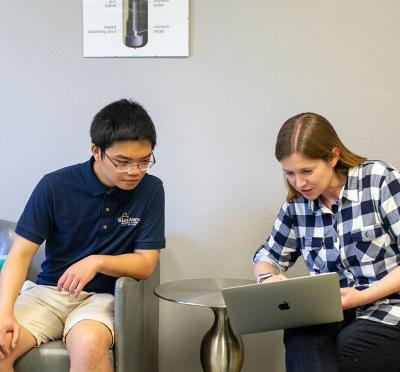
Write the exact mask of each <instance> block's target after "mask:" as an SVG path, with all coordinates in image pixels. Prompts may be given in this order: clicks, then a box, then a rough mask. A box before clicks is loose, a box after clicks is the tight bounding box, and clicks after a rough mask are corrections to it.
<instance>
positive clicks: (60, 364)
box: [15, 341, 114, 372]
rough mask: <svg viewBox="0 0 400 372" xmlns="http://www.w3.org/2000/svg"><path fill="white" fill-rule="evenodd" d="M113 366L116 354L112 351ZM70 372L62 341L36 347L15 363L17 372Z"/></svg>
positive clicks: (66, 353)
mask: <svg viewBox="0 0 400 372" xmlns="http://www.w3.org/2000/svg"><path fill="white" fill-rule="evenodd" d="M110 358H111V365H114V352H113V350H110ZM27 371H29V372H45V371H57V372H68V371H69V356H68V352H67V349H66V347H65V345H64V343H63V342H62V341H50V342H46V343H44V344H41V345H40V346H39V347H35V348H33V349H32V350H30V351H29V352H28V353H26V354H25V355H23V356H22V357H21V358H19V359H18V361H17V362H16V363H15V372H27Z"/></svg>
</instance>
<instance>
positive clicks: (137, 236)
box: [15, 157, 165, 293]
mask: <svg viewBox="0 0 400 372" xmlns="http://www.w3.org/2000/svg"><path fill="white" fill-rule="evenodd" d="M93 162H94V159H93V157H92V158H91V159H90V160H89V161H87V162H85V163H82V164H77V165H73V166H70V167H66V168H63V169H60V170H57V171H55V172H53V173H49V174H47V175H45V176H44V177H43V178H42V179H41V180H40V182H39V183H38V184H37V186H36V187H35V189H34V191H33V193H32V195H31V196H30V198H29V200H28V203H27V204H26V206H25V209H24V211H23V213H22V215H21V217H20V219H19V221H18V224H17V227H16V230H15V231H16V233H17V234H18V235H20V236H22V237H24V238H26V239H28V240H30V241H32V242H35V243H37V244H42V243H43V241H45V240H46V259H45V261H44V262H43V263H42V272H41V273H39V275H38V278H37V283H38V284H43V285H52V286H55V285H57V281H58V279H59V278H60V277H61V275H62V274H63V273H64V272H65V270H67V269H68V268H69V267H70V266H71V265H72V264H74V263H75V262H77V261H79V260H81V259H83V258H85V257H87V256H89V255H93V254H97V255H120V254H124V253H132V252H133V250H134V249H161V248H164V247H165V235H164V188H163V184H162V182H161V180H160V179H158V178H157V177H155V176H152V175H149V174H146V175H145V176H144V177H143V179H142V181H141V182H140V183H139V184H138V185H137V186H136V188H134V189H133V190H128V191H127V190H121V189H119V188H118V187H114V188H110V189H108V188H106V187H105V186H104V185H103V184H102V183H100V181H99V180H98V178H97V177H96V175H95V174H94V172H93ZM115 281H116V278H114V277H111V276H108V275H104V274H97V275H96V276H95V277H94V278H93V279H92V280H91V281H90V282H89V283H88V284H87V285H86V286H85V288H84V290H85V291H89V292H108V293H113V292H114V287H115Z"/></svg>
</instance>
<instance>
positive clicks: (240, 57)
mask: <svg viewBox="0 0 400 372" xmlns="http://www.w3.org/2000/svg"><path fill="white" fill-rule="evenodd" d="M190 17H191V19H190V43H191V46H190V50H191V52H190V57H189V58H187V59H179V58H170V59H167V58H163V59H149V58H146V59H134V58H124V59H122V58H121V59H112V58H109V59H96V58H92V59H84V58H82V35H81V32H82V25H81V2H80V0H58V1H51V0H37V1H34V2H33V1H32V2H29V1H28V2H27V1H24V2H21V1H12V0H3V1H2V12H1V13H0V24H1V25H2V30H1V33H0V45H1V46H2V53H1V58H0V76H1V80H0V81H1V85H0V95H1V97H0V98H1V99H0V107H1V111H0V112H1V120H0V128H1V132H0V133H1V135H0V159H1V169H2V189H1V191H2V192H1V193H0V217H1V218H9V219H14V220H15V219H17V218H18V216H19V214H20V213H21V211H22V208H23V206H24V203H25V201H26V199H27V197H28V196H29V194H30V192H31V190H32V188H33V187H34V185H35V184H36V182H37V181H38V179H39V178H40V177H41V176H42V175H43V174H44V173H45V172H49V171H51V170H53V169H56V168H58V167H61V166H64V165H68V164H72V163H75V162H80V161H84V160H86V158H87V157H88V156H89V147H90V146H89V145H90V144H89V136H88V128H89V123H90V120H91V118H92V116H93V114H94V113H95V112H96V111H97V110H98V109H99V108H100V107H102V106H103V105H104V104H106V103H108V102H109V101H111V100H114V99H117V98H120V97H125V96H128V97H133V98H135V99H137V100H138V101H139V102H141V103H142V104H143V105H144V106H145V107H146V108H147V109H148V111H149V112H150V114H151V115H152V117H153V119H154V121H155V123H156V125H157V128H158V134H159V146H158V147H157V149H156V156H157V161H158V164H157V170H156V171H155V173H156V174H157V175H159V176H160V177H161V178H162V179H163V180H164V183H165V188H166V195H167V199H166V202H167V238H168V249H167V250H165V252H163V255H162V258H161V261H162V270H161V274H162V281H163V282H166V281H171V280H177V279H182V278H196V277H240V278H249V277H251V263H250V259H251V257H252V254H253V252H254V250H255V249H256V248H257V247H258V245H260V244H261V243H262V241H263V240H264V239H265V237H266V235H267V234H268V231H269V230H270V228H271V226H272V223H273V220H274V217H275V215H276V213H277V210H278V208H279V206H280V204H281V202H282V200H283V197H284V195H285V190H284V186H283V182H282V176H281V173H280V169H279V164H277V163H276V161H275V159H274V157H273V151H274V141H275V137H276V134H277V130H278V128H279V126H280V125H281V124H282V122H283V121H284V120H285V119H287V118H288V117H289V116H292V115H294V114H296V113H298V112H300V111H316V112H318V113H321V114H322V115H325V116H326V117H327V118H328V119H330V120H331V122H332V123H333V124H334V126H335V127H336V128H337V131H338V133H339V135H340V136H341V137H342V138H343V140H344V142H345V143H346V144H347V145H348V146H349V147H350V148H351V149H352V150H354V151H356V152H359V153H361V154H366V155H367V156H368V157H370V158H380V159H384V160H386V161H388V162H390V163H392V164H393V165H394V166H397V167H400V157H399V150H398V148H399V146H398V141H399V139H398V138H399V132H400V131H399V128H400V124H399V123H400V120H399V119H400V112H399V101H400V73H399V68H400V52H399V45H400V33H399V26H398V25H399V19H400V2H399V1H396V0H393V1H389V0H380V1H378V0H376V1H360V0H353V1H342V0H329V1H309V0H304V1H295V0H293V1H289V0H283V1H282V0H270V1H267V0H265V1H264V0H257V1H243V0H217V1H216V0H192V1H191V10H190ZM297 270H298V271H297V272H294V273H293V272H292V275H297V274H298V273H301V272H302V271H301V268H298V269H297ZM260 316H262V314H260ZM265 316H267V314H265ZM211 320H212V313H211V311H208V310H207V309H199V308H192V307H188V306H182V305H176V304H172V303H166V302H162V303H161V313H160V321H161V324H160V367H161V368H160V371H161V372H171V371H172V372H175V371H176V372H178V371H182V372H197V371H201V367H200V362H199V345H200V341H201V338H202V336H203V334H204V333H205V331H206V330H207V328H208V327H209V326H210V322H211ZM244 342H245V347H246V360H245V365H244V368H243V371H245V372H257V371H267V370H268V371H271V372H281V371H284V362H283V347H282V342H281V334H280V332H272V333H269V334H260V335H252V336H246V337H244Z"/></svg>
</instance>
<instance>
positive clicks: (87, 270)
mask: <svg viewBox="0 0 400 372" xmlns="http://www.w3.org/2000/svg"><path fill="white" fill-rule="evenodd" d="M98 267H99V259H98V258H97V256H95V255H93V256H88V257H86V258H84V259H82V260H80V261H78V262H76V263H74V264H73V265H72V266H70V267H69V268H68V269H67V270H66V271H65V272H64V274H63V275H61V278H60V279H59V280H58V282H57V288H58V290H59V291H62V290H64V291H67V292H69V293H71V294H73V295H74V297H75V298H76V297H78V296H79V294H80V293H81V291H82V289H83V287H85V285H86V284H87V283H89V282H90V281H91V280H92V279H93V278H94V276H95V275H96V274H97V272H98Z"/></svg>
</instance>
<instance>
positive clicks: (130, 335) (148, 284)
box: [0, 220, 160, 372]
mask: <svg viewBox="0 0 400 372" xmlns="http://www.w3.org/2000/svg"><path fill="white" fill-rule="evenodd" d="M14 229H15V223H14V222H9V221H5V220H0V255H4V254H7V253H8V251H9V249H10V246H11V244H12V241H13V240H14V237H15V233H14ZM43 257H44V247H43V246H41V247H40V248H39V250H38V252H37V254H36V255H35V257H34V258H33V260H32V264H31V266H30V268H29V272H28V279H30V280H33V281H34V280H35V278H36V275H37V273H38V271H39V270H40V264H41V262H42V260H43ZM159 283H160V269H159V266H157V268H156V270H155V271H154V273H153V275H152V276H151V277H150V278H149V279H147V280H142V281H137V280H135V279H132V278H126V277H123V278H119V279H118V280H117V283H116V286H115V299H114V300H115V304H114V326H115V344H114V347H113V349H112V350H110V358H111V360H112V362H113V365H114V371H115V372H136V371H137V372H139V371H140V372H156V371H158V299H157V298H156V296H154V294H153V289H154V288H155V287H156V286H158V285H159ZM15 371H16V372H28V371H29V372H46V371H57V372H68V371H69V357H68V353H67V349H66V348H65V346H64V344H63V342H62V341H51V342H48V343H45V344H42V345H40V346H39V347H38V348H33V349H32V350H30V351H29V352H28V353H27V354H25V355H24V356H22V357H21V358H20V359H18V361H17V362H16V364H15Z"/></svg>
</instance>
